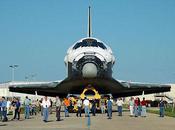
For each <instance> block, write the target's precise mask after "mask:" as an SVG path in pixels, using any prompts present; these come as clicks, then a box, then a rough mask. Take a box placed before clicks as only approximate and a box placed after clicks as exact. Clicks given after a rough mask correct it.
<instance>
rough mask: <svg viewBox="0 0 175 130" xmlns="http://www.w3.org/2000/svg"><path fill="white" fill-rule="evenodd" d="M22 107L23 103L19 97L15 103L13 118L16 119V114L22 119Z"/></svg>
mask: <svg viewBox="0 0 175 130" xmlns="http://www.w3.org/2000/svg"><path fill="white" fill-rule="evenodd" d="M20 107H21V103H20V102H19V99H18V98H17V99H16V103H15V115H14V118H13V119H16V116H17V115H18V118H17V119H18V120H19V119H20Z"/></svg>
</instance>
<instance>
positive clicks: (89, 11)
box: [87, 6, 92, 37]
mask: <svg viewBox="0 0 175 130" xmlns="http://www.w3.org/2000/svg"><path fill="white" fill-rule="evenodd" d="M87 35H88V37H91V35H92V27H91V7H90V6H89V8H88V34H87Z"/></svg>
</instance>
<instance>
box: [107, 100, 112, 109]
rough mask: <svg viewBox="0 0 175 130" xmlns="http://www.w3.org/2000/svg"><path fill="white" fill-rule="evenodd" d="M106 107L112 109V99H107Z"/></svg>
mask: <svg viewBox="0 0 175 130" xmlns="http://www.w3.org/2000/svg"><path fill="white" fill-rule="evenodd" d="M107 108H108V109H112V101H111V100H108V102H107Z"/></svg>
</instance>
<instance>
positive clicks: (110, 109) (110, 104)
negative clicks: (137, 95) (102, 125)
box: [107, 97, 112, 119]
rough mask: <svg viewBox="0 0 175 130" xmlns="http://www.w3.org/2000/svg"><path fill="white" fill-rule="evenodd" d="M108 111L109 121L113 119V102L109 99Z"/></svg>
mask: <svg viewBox="0 0 175 130" xmlns="http://www.w3.org/2000/svg"><path fill="white" fill-rule="evenodd" d="M107 110H108V119H112V101H111V100H110V98H109V97H108V100H107Z"/></svg>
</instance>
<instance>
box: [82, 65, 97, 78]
mask: <svg viewBox="0 0 175 130" xmlns="http://www.w3.org/2000/svg"><path fill="white" fill-rule="evenodd" d="M82 74H83V77H85V78H94V77H96V76H97V67H96V65H95V64H93V63H86V64H85V65H84V66H83V69H82Z"/></svg>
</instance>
